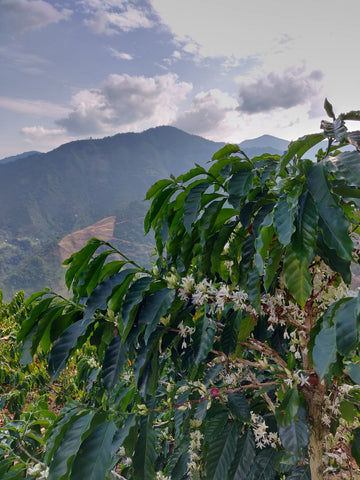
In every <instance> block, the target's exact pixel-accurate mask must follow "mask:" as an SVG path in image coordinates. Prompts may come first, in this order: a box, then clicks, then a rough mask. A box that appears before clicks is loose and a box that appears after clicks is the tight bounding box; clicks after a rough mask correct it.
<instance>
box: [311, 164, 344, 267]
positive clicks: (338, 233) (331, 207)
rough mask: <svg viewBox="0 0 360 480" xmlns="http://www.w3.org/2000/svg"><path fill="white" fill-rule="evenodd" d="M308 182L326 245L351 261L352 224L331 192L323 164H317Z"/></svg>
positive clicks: (312, 169)
mask: <svg viewBox="0 0 360 480" xmlns="http://www.w3.org/2000/svg"><path fill="white" fill-rule="evenodd" d="M306 182H307V186H308V188H309V191H310V193H311V195H312V197H313V199H314V201H315V203H316V207H317V210H318V212H319V215H320V217H321V219H322V221H323V225H322V229H323V233H324V241H325V243H326V244H327V245H328V247H329V248H333V249H334V250H336V252H337V254H338V255H339V257H341V258H343V259H344V260H350V261H351V260H352V250H353V242H352V240H351V238H350V236H349V227H350V224H349V221H348V220H347V219H346V217H345V214H344V212H343V210H342V208H341V207H339V206H338V204H337V202H336V200H335V198H334V196H333V195H332V193H331V192H330V189H329V184H328V180H327V178H326V175H325V168H324V165H323V163H317V164H316V165H314V166H313V167H312V168H311V169H310V170H309V172H308V176H307V179H306Z"/></svg>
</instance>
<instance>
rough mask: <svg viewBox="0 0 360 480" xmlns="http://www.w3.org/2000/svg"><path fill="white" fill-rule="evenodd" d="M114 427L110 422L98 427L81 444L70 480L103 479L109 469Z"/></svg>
mask: <svg viewBox="0 0 360 480" xmlns="http://www.w3.org/2000/svg"><path fill="white" fill-rule="evenodd" d="M115 432H116V426H115V424H114V423H113V422H112V421H109V422H104V423H101V424H100V425H98V426H97V427H96V428H94V430H93V431H92V432H91V434H90V435H89V436H88V437H87V438H86V440H85V441H84V442H83V443H82V444H81V447H80V450H79V453H78V455H77V456H76V458H75V461H74V464H73V467H72V470H71V475H70V480H83V479H84V478H86V480H98V479H100V478H105V476H106V473H107V471H108V470H109V469H110V467H111V445H112V441H113V437H114V434H115Z"/></svg>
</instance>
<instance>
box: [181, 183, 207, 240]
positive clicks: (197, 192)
mask: <svg viewBox="0 0 360 480" xmlns="http://www.w3.org/2000/svg"><path fill="white" fill-rule="evenodd" d="M199 182H201V183H197V184H196V185H195V186H193V187H192V188H191V189H190V191H189V193H188V194H187V196H186V199H185V202H184V226H185V228H186V231H187V232H189V233H190V232H191V225H192V224H193V222H194V221H195V220H196V218H197V215H198V211H199V207H200V202H201V197H202V194H203V193H204V192H205V190H206V189H207V188H208V187H209V185H210V183H209V182H204V181H201V180H199Z"/></svg>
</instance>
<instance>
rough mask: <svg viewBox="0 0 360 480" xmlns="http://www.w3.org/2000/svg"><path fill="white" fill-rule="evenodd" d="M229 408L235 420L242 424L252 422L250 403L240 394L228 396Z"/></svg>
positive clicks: (235, 393)
mask: <svg viewBox="0 0 360 480" xmlns="http://www.w3.org/2000/svg"><path fill="white" fill-rule="evenodd" d="M228 406H229V408H230V412H231V413H232V415H234V417H235V418H237V419H238V420H240V421H242V422H248V421H250V408H249V403H248V401H247V400H246V398H245V397H244V395H243V394H242V393H240V392H234V393H229V394H228Z"/></svg>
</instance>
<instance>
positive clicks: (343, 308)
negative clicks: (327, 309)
mask: <svg viewBox="0 0 360 480" xmlns="http://www.w3.org/2000/svg"><path fill="white" fill-rule="evenodd" d="M356 302H357V299H356V298H351V299H346V300H345V301H343V302H342V303H341V304H340V305H339V307H338V308H337V309H336V310H335V313H334V317H333V321H334V324H335V330H336V346H337V351H338V352H339V353H340V354H341V355H345V356H346V355H348V354H349V353H350V351H351V350H354V349H356V347H357V343H358V331H357V319H356V310H355V309H356Z"/></svg>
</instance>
